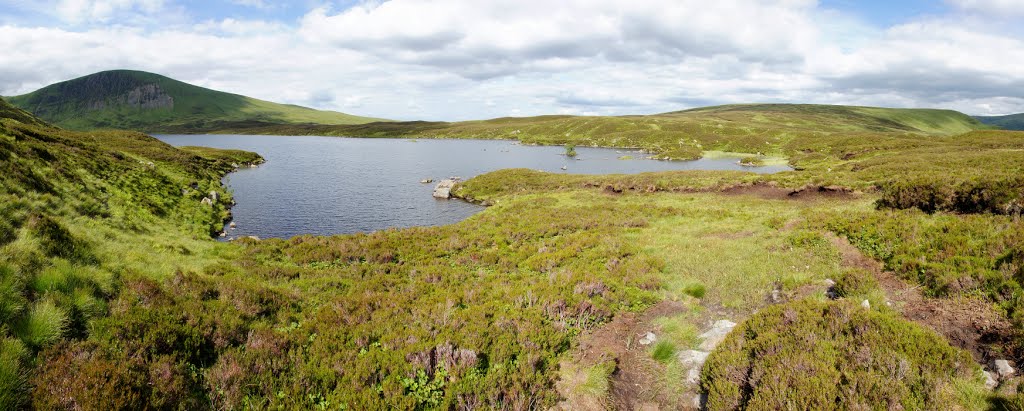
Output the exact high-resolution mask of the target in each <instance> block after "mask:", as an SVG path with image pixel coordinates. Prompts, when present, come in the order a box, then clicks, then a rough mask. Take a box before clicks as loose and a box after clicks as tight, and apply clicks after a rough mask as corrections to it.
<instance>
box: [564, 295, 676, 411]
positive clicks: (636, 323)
mask: <svg viewBox="0 0 1024 411" xmlns="http://www.w3.org/2000/svg"><path fill="white" fill-rule="evenodd" d="M685 310H686V307H685V306H684V305H683V304H682V303H679V302H674V301H662V302H660V303H658V304H657V305H655V306H653V307H651V308H649V309H647V311H644V312H643V313H624V314H621V315H617V316H615V318H614V319H613V320H612V321H611V322H609V323H607V324H605V325H603V326H601V327H599V328H597V329H594V330H592V331H591V332H590V333H588V334H587V335H584V336H583V337H582V338H581V339H580V347H579V348H578V349H577V350H576V354H574V356H573V358H572V361H573V362H574V363H575V364H580V365H582V366H584V367H589V366H593V365H596V364H601V363H603V362H606V361H613V362H614V364H615V371H614V372H613V373H612V375H611V377H610V381H609V387H608V397H607V398H604V399H601V400H595V399H593V398H572V397H573V396H571V395H566V394H567V393H563V396H564V397H567V398H570V401H568V402H567V403H564V404H562V405H561V408H562V409H565V410H578V409H583V410H592V409H605V408H607V409H615V410H638V411H639V410H644V411H649V410H672V409H685V408H681V406H680V405H679V404H678V403H679V399H678V396H677V395H672V394H671V393H668V392H666V390H665V389H664V384H663V383H661V381H660V380H659V378H660V377H661V375H662V374H663V373H664V370H665V366H664V365H662V364H659V363H658V362H656V361H655V360H654V359H652V358H651V357H650V355H649V354H648V349H649V348H650V346H644V345H641V344H640V342H639V340H640V339H641V338H642V336H643V335H644V334H645V333H647V332H649V331H652V330H654V329H655V326H654V320H655V319H657V318H659V317H666V316H672V315H675V314H678V313H681V312H683V311H685ZM561 388H566V387H561ZM567 389H571V388H567Z"/></svg>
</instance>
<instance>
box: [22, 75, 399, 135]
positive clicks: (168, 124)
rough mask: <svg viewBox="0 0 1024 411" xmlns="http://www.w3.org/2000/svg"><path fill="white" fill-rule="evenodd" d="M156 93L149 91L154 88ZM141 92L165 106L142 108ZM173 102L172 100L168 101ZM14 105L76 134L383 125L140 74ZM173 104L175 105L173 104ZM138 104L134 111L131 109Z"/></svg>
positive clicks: (79, 83)
mask: <svg viewBox="0 0 1024 411" xmlns="http://www.w3.org/2000/svg"><path fill="white" fill-rule="evenodd" d="M154 85H155V86H156V87H158V90H159V91H157V89H147V88H152V87H153V86H154ZM139 90H149V91H150V93H149V94H150V97H151V99H152V98H158V97H156V96H160V97H159V98H162V99H164V100H161V101H163V104H154V105H153V106H151V107H148V108H140V107H139V106H138V100H137V97H136V98H135V99H132V98H130V97H128V96H130V95H132V94H133V93H134V94H138V93H139ZM168 97H169V98H168ZM9 100H10V103H11V104H13V105H15V106H18V107H21V108H23V109H25V110H28V111H31V112H33V113H34V114H36V115H37V116H38V117H40V118H42V119H44V120H46V121H48V122H51V123H54V124H56V125H59V126H61V127H65V128H68V129H72V130H95V129H109V128H114V129H125V130H143V131H147V132H172V133H178V132H181V133H200V132H204V131H210V130H215V129H220V128H226V127H232V126H239V125H245V126H266V125H273V124H306V123H308V124H331V125H337V124H361V123H368V122H373V121H383V120H381V119H375V118H368V117H359V116H354V115H350V114H345V113H339V112H335V111H321V110H314V109H311V108H306V107H300V106H295V105H289V104H277V103H272V102H269V101H263V100H258V99H254V98H251V97H245V96H241V95H237V94H231V93H224V92H220V91H215V90H210V89H206V88H202V87H198V86H193V85H191V84H187V83H183V82H180V81H177V80H173V79H170V78H167V77H164V76H161V75H157V74H153V73H146V72H141V71H129V70H114V71H105V72H100V73H95V74H92V75H88V76H85V77H81V78H77V79H73V80H68V81H65V82H61V83H57V84H53V85H50V86H47V87H44V88H42V89H40V90H37V91H34V92H32V93H28V94H25V95H21V96H15V97H10V98H9ZM172 101H173V104H172V103H171V102H172ZM133 102H134V105H133Z"/></svg>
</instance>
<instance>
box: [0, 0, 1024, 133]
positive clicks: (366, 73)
mask: <svg viewBox="0 0 1024 411" xmlns="http://www.w3.org/2000/svg"><path fill="white" fill-rule="evenodd" d="M0 50H2V51H0V95H5V96H10V95H18V94H23V93H27V92H30V91H33V90H36V89H38V88H40V87H43V86H45V85H48V84H51V83H55V82H58V81H63V80H68V79H72V78H76V77H80V76H84V75H88V74H91V73H94V72H98V71H103V70H112V69H134V70H144V71H150V72H154V73H158V74H163V75H165V76H168V77H172V78H175V79H178V80H181V81H185V82H188V83H192V84H196V85H200V86H204V87H210V88H214V89H217V90H222V91H228V92H232V93H238V94H244V95H247V96H252V97H256V98H260V99H264V100H270V101H275V102H281V103H291V104H299V105H304V106H309V107H314V108H319V109H327V110H338V111H343V112H346V113H351V114H357V115H365V116H372V117H381V118H390V119H399V120H448V121H455V120H469V119H484V118H494V117H503V116H530V115H541V114H577V115H622V114H652V113H660V112H667V111H675V110H681V109H687V108H693V107H700V106H708V105H717V104H730V103H819V104H852V105H868V106H883V107H929V108H949V109H954V110H959V111H963V112H965V113H968V114H972V115H999V114H1010V113H1019V112H1024V0H934V1H924V0H900V1H892V0H820V1H814V0H777V1H756V0H717V1H707V0H390V1H381V0H370V1H365V0H342V1H330V0H297V1H273V0H0Z"/></svg>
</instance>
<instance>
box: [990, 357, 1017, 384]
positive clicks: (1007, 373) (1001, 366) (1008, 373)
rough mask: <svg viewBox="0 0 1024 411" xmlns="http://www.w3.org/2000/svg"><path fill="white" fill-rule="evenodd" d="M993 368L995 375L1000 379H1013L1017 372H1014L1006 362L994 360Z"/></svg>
mask: <svg viewBox="0 0 1024 411" xmlns="http://www.w3.org/2000/svg"><path fill="white" fill-rule="evenodd" d="M995 368H996V374H999V378H1000V379H1006V378H1010V377H1013V375H1014V374H1016V373H1017V370H1015V369H1014V368H1013V366H1012V365H1010V362H1009V361H1007V360H996V361H995Z"/></svg>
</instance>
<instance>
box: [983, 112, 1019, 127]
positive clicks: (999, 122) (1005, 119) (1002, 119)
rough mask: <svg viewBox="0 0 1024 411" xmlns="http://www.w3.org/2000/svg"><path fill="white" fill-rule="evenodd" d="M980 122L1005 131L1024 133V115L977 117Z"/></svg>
mask: <svg viewBox="0 0 1024 411" xmlns="http://www.w3.org/2000/svg"><path fill="white" fill-rule="evenodd" d="M974 118H976V119H977V120H978V121H980V122H982V123H985V124H988V125H992V126H996V127H999V128H1002V129H1005V130H1017V131H1024V113H1021V114H1010V115H1007V116H975V117H974Z"/></svg>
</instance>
